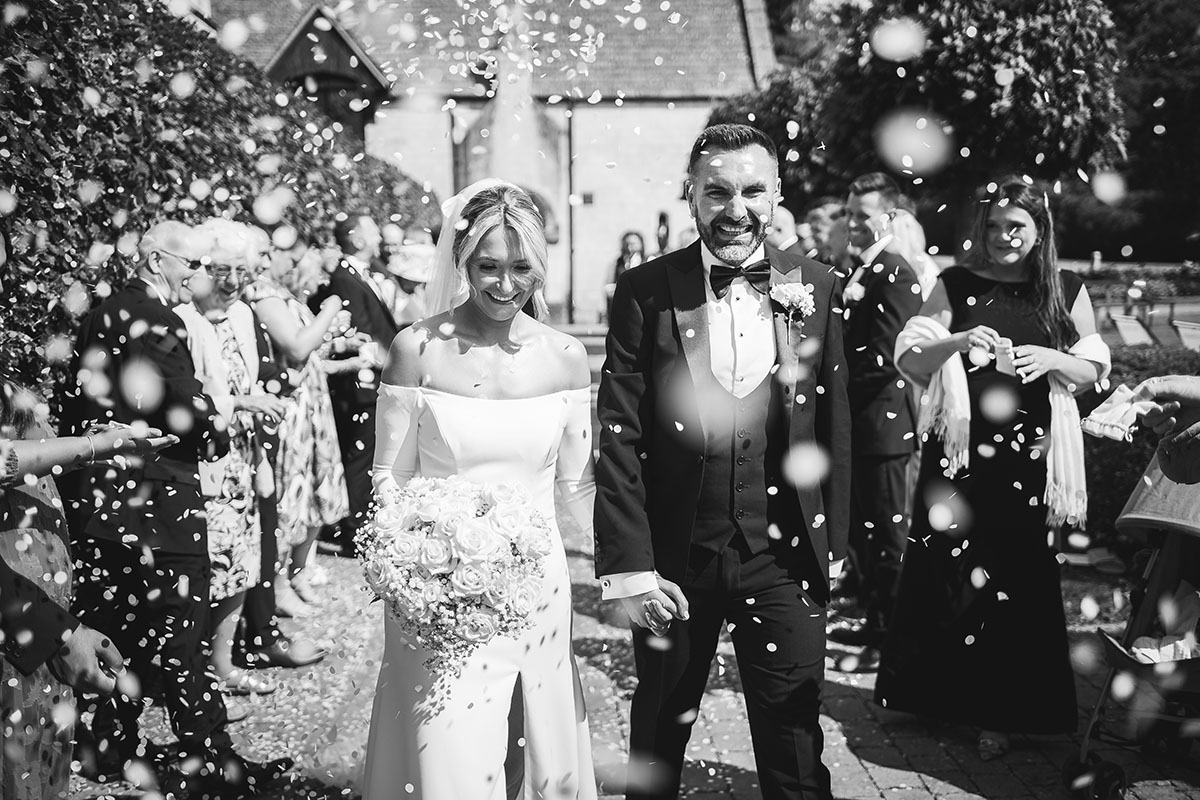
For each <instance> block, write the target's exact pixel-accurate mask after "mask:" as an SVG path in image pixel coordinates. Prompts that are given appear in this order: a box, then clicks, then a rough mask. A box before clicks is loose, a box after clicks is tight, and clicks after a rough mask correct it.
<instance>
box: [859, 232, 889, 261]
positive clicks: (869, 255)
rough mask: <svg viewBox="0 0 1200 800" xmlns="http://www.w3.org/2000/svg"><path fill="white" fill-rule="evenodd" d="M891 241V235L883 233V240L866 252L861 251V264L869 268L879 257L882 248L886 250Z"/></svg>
mask: <svg viewBox="0 0 1200 800" xmlns="http://www.w3.org/2000/svg"><path fill="white" fill-rule="evenodd" d="M891 241H892V235H891V234H890V233H885V234H884V235H883V238H881V239H880V240H879V241H877V242H875V244H873V245H871V246H870V247H868V248H867V249H866V250H863V251H862V255H860V256H859V258H861V259H862V263H863V264H865V265H866V266H870V265H871V264H873V263H875V259H876V258H878V257H879V254H880V253H882V252H883V250H884V248H886V247H887V246H888V244H889V243H891Z"/></svg>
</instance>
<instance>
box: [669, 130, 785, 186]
mask: <svg viewBox="0 0 1200 800" xmlns="http://www.w3.org/2000/svg"><path fill="white" fill-rule="evenodd" d="M752 145H758V146H759V147H761V148H762V149H764V150H766V151H767V155H769V156H770V157H771V160H772V161H774V162H775V165H776V166H778V165H779V152H778V151H777V150H776V148H775V142H773V141H771V137H770V136H767V134H765V133H763V132H762V131H760V130H759V129H758V128H752V127H751V126H749V125H740V124H737V123H733V122H723V123H721V124H719V125H709V126H708V127H707V128H705V129H704V130H703V131H701V132H700V135H699V136H697V137H696V142H695V144H693V145H692V155H691V157H690V158H688V175H689V176H690V175H694V174H695V172H696V164H697V162H699V161H700V157H701V156H702V155H704V154H705V153H728V152H732V151H734V150H745V149H746V148H747V147H751V146H752Z"/></svg>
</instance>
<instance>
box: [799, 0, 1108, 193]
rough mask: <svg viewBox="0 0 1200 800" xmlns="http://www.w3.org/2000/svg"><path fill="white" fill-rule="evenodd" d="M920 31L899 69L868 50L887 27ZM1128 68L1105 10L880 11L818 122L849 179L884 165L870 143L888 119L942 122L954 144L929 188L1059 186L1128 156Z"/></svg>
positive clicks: (1026, 5)
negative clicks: (905, 114)
mask: <svg viewBox="0 0 1200 800" xmlns="http://www.w3.org/2000/svg"><path fill="white" fill-rule="evenodd" d="M902 17H908V18H910V19H912V20H914V21H915V22H916V23H917V24H918V25H920V26H921V28H923V29H924V31H925V36H926V46H925V48H924V50H923V51H922V52H921V53H920V55H918V56H916V57H915V58H912V59H910V60H907V61H905V62H903V63H897V62H895V61H889V60H886V59H884V58H881V57H880V56H879V54H877V53H876V52H874V50H873V49H872V47H871V44H870V38H871V34H872V32H873V31H875V30H876V28H877V26H879V25H880V23H882V22H885V21H887V20H892V19H898V18H902ZM1121 68H1122V65H1121V58H1120V55H1119V53H1118V49H1117V38H1116V32H1115V29H1114V25H1113V21H1112V18H1111V16H1110V14H1109V11H1108V9H1107V8H1106V6H1105V5H1104V3H1103V2H1102V0H936V1H935V0H883V1H881V2H876V3H875V4H874V5H873V6H872V7H871V8H870V9H868V10H867V12H866V13H865V14H863V16H862V17H861V18H860V19H859V21H858V24H857V25H856V27H855V30H854V32H853V34H852V35H851V36H850V37H849V38H848V39H847V41H846V43H845V44H844V45H843V47H842V48H841V50H840V52H839V53H838V56H837V58H836V59H835V61H834V63H833V64H832V67H831V74H830V83H829V85H828V86H827V92H826V94H825V97H826V98H827V100H826V102H825V103H824V106H823V113H822V114H821V119H822V120H823V121H824V122H825V129H824V137H825V139H826V141H828V142H831V143H836V146H835V147H834V146H833V145H831V147H833V149H832V152H831V154H830V162H831V166H832V168H833V169H834V170H836V171H837V172H838V173H840V174H841V175H842V176H843V177H851V176H853V175H854V174H856V173H859V172H862V171H864V170H868V169H874V168H878V167H879V166H881V162H880V160H879V156H878V154H877V153H876V149H875V147H874V142H873V141H872V136H873V133H874V131H875V128H876V125H877V124H878V123H879V122H880V120H881V118H883V117H884V115H885V114H887V113H888V112H890V111H893V110H894V109H897V108H905V107H909V108H914V109H917V110H920V111H923V112H926V113H928V114H929V115H930V116H931V117H940V118H941V119H942V120H944V121H945V123H946V125H947V130H948V131H949V132H950V135H951V136H952V137H953V140H954V148H953V150H952V153H953V155H952V156H951V157H950V159H949V161H948V163H946V165H945V167H944V169H943V170H942V171H941V172H940V173H938V174H937V175H934V176H932V178H930V179H928V180H929V182H931V183H933V184H934V186H935V187H948V188H954V189H959V190H961V188H962V187H963V186H969V185H971V184H974V183H976V182H977V181H979V180H980V179H982V178H984V177H986V176H989V175H994V174H996V173H997V172H999V171H1016V172H1020V173H1023V174H1029V175H1032V176H1035V177H1043V178H1049V179H1057V178H1059V177H1060V176H1063V175H1066V174H1070V173H1074V172H1075V171H1076V170H1077V169H1083V170H1085V171H1088V172H1091V171H1093V170H1096V169H1099V168H1102V167H1110V166H1112V165H1113V164H1115V163H1117V162H1119V161H1120V160H1121V159H1122V158H1123V157H1124V143H1125V140H1126V133H1125V127H1124V122H1123V108H1122V104H1121V101H1120V98H1119V97H1118V94H1117V78H1118V76H1119V74H1120V72H1121Z"/></svg>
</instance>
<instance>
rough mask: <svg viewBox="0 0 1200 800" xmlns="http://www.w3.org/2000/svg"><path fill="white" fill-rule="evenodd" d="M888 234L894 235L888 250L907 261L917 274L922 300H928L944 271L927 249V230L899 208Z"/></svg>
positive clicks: (894, 213) (893, 217)
mask: <svg viewBox="0 0 1200 800" xmlns="http://www.w3.org/2000/svg"><path fill="white" fill-rule="evenodd" d="M888 232H889V233H890V234H892V240H891V241H890V242H888V244H887V249H888V250H890V251H891V252H893V253H895V254H896V255H898V256H900V257H901V258H903V259H904V260H905V261H907V262H908V265H909V266H910V267H912V269H913V272H915V273H917V282H918V283H920V284H921V299H922V300H928V299H929V295H930V293H932V292H933V286H934V284H936V283H937V279H938V275H939V274H940V273H941V271H942V269H941V267H939V266H938V265H937V262H935V261H934V260H933V259H932V258H930V256H929V252H928V251H927V250H926V249H925V229H924V228H922V227H921V223H920V222H918V221H917V218H916V217H914V216H913V215H912V214H911V213H909V212H908V211H905V210H904V209H902V208H897V209H896V210H895V211H893V212H892V219H891V223H890V224H889V226H888Z"/></svg>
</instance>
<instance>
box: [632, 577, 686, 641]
mask: <svg viewBox="0 0 1200 800" xmlns="http://www.w3.org/2000/svg"><path fill="white" fill-rule="evenodd" d="M621 606H622V607H623V608H624V609H625V613H626V614H628V615H629V618H630V619H631V620H633V624H634V625H637V626H638V627H639V628H647V629H649V631H650V632H651V633H653V634H654V635H655V636H662V635H663V634H665V633H666V632H667V628H669V627H670V626H671V620H673V619H687V618H688V601H687V598H686V597H685V596H684V594H683V590H682V589H680V588H679V586H678V585H676V584H675V583H672V582H671V581H669V580H667V579H666V578H663V577H662V576H659V578H658V588H657V589H652V590H651V591H649V592H644V593H642V594H635V595H633V596H632V597H622V598H621Z"/></svg>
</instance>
